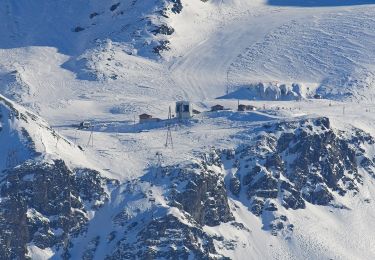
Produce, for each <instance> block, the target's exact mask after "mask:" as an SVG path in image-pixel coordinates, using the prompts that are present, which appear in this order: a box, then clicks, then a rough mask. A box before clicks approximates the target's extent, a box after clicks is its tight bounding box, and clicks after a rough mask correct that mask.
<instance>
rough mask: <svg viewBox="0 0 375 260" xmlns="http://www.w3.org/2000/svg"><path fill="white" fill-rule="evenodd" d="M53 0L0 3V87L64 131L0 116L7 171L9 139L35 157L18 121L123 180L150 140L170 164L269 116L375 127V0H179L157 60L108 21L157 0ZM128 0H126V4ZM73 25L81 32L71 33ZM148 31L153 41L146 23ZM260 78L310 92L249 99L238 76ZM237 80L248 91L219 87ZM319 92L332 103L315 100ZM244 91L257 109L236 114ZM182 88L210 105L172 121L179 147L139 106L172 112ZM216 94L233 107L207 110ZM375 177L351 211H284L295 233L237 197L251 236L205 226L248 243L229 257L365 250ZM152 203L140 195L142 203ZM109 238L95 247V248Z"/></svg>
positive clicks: (104, 217) (65, 152)
mask: <svg viewBox="0 0 375 260" xmlns="http://www.w3.org/2000/svg"><path fill="white" fill-rule="evenodd" d="M47 2H48V1H47ZM47 2H46V1H42V0H38V1H32V2H30V1H25V0H22V1H17V3H16V2H15V1H11V0H8V1H2V2H1V3H0V35H2V36H1V43H0V93H1V94H3V95H4V96H6V97H7V98H9V99H12V100H15V101H17V102H18V103H19V104H22V105H23V106H24V107H26V108H27V109H29V110H30V111H33V112H34V113H35V114H38V115H40V116H41V117H43V118H44V119H45V120H46V121H47V122H48V123H49V124H50V125H51V126H52V128H53V129H54V130H55V131H56V132H58V133H59V134H61V135H62V136H65V137H66V138H67V140H68V143H66V142H63V141H57V140H56V138H55V137H53V136H52V135H51V133H50V131H47V130H46V129H45V128H44V127H43V126H46V124H47V123H46V122H44V121H43V120H41V119H40V121H39V119H38V121H37V122H36V123H34V122H33V123H30V124H26V123H24V122H21V121H12V122H8V121H7V122H5V123H3V122H2V124H1V126H3V130H2V132H7V133H9V135H7V136H6V138H5V137H4V136H5V135H0V143H1V145H2V147H1V148H2V149H1V152H0V170H2V169H4V168H5V164H6V158H7V153H8V151H9V150H11V149H18V153H19V156H20V160H22V161H23V160H27V159H28V158H29V157H30V155H29V154H28V151H26V150H23V147H24V146H23V144H22V138H20V137H19V133H16V134H14V132H12V130H13V129H20V128H21V127H25V128H26V129H27V130H28V131H29V132H31V133H33V134H34V135H35V136H33V137H32V138H33V140H38V141H37V142H36V147H37V150H38V151H40V152H42V153H44V154H46V157H47V158H54V156H61V157H63V158H64V159H65V160H66V161H67V162H69V165H70V166H72V167H75V166H85V167H88V166H90V167H92V168H94V169H98V170H99V171H100V172H102V174H103V175H105V176H107V177H111V178H116V179H118V180H120V181H121V182H122V183H124V182H126V181H128V180H133V179H136V178H138V177H140V176H142V175H143V174H144V173H145V171H146V169H148V167H149V166H152V165H155V164H156V163H157V158H156V152H162V154H163V162H162V163H163V165H169V164H174V163H176V162H178V163H180V162H184V161H189V160H192V159H194V158H195V154H196V152H199V151H202V150H205V149H207V148H208V147H210V146H215V147H219V148H235V147H237V146H238V145H240V144H241V143H242V142H243V141H244V140H247V138H250V136H249V135H247V134H246V131H251V129H252V128H254V127H256V126H258V125H261V124H264V123H266V122H271V121H272V122H273V121H279V120H292V119H295V118H300V117H305V116H306V117H312V116H327V117H329V118H330V119H331V123H332V124H333V126H334V127H337V128H339V129H343V130H346V129H348V128H349V127H348V123H350V124H351V125H353V126H355V127H358V128H360V129H363V130H364V131H366V132H368V133H370V134H371V135H373V136H375V123H374V122H375V114H374V111H375V104H374V102H373V98H374V97H375V91H374V89H375V88H374V79H375V76H374V75H375V70H374V66H373V64H372V61H373V60H374V58H375V57H374V55H375V54H374V53H375V50H374V44H373V42H374V40H375V30H374V28H375V20H374V19H373V17H374V14H375V6H374V5H373V2H372V1H359V0H352V1H346V4H341V2H340V3H338V1H332V0H330V1H308V3H309V4H306V3H307V2H306V1H298V0H294V1H292V0H290V1H289V0H288V1H277V0H270V1H268V2H266V1H259V0H257V1H245V0H224V1H218V0H217V1H216V0H215V1H208V2H202V1H199V0H192V1H183V10H182V13H181V14H173V15H170V18H169V19H167V22H168V24H169V25H170V26H172V27H173V28H174V29H175V33H174V34H172V35H171V36H169V37H168V40H169V41H170V48H171V50H170V51H168V52H165V53H163V54H162V57H160V58H155V57H153V56H152V55H151V54H150V53H149V52H148V51H146V49H142V48H143V47H142V46H141V45H142V44H140V43H139V42H137V40H136V39H138V38H137V37H135V38H136V39H131V38H132V37H131V36H130V35H131V34H130V33H129V34H126V35H122V34H121V33H119V34H116V33H114V32H118V31H119V30H120V29H121V28H120V27H121V26H120V25H125V24H129V26H130V27H131V28H135V29H137V28H136V27H137V26H136V24H135V22H132V20H136V21H137V22H139V20H140V19H141V18H142V17H143V16H142V15H141V14H142V13H144V14H146V13H147V12H150V10H151V9H152V8H153V7H154V6H153V5H154V4H155V3H154V2H153V3H150V4H149V5H144V8H143V7H142V5H141V4H140V5H139V6H137V8H136V9H134V10H133V11H131V12H130V15H129V16H128V17H127V18H124V17H123V18H120V16H119V15H115V14H113V13H111V12H110V11H109V7H110V6H111V5H112V4H114V3H115V2H113V1H99V0H97V1H90V3H88V2H87V1H84V0H80V1H68V2H69V4H67V3H66V2H67V1H65V2H64V3H63V2H61V3H59V2H48V3H47ZM120 2H121V5H120V6H119V8H125V7H124V6H125V4H128V2H127V1H120ZM54 10H64V11H59V12H57V11H54ZM117 11H119V10H117ZM93 12H98V13H99V14H100V15H99V16H98V17H96V18H95V22H91V20H90V18H89V14H91V13H93ZM36 13H37V14H39V15H35V14H36ZM30 14H32V15H30ZM135 18H136V19H135ZM153 19H157V18H156V17H153ZM163 21H164V20H163ZM94 24H97V26H96V25H94ZM76 26H82V27H84V28H85V30H84V31H82V33H75V32H72V31H71V30H72V28H73V29H74V28H75V27H76ZM140 27H142V26H140ZM108 28H111V30H109V29H108ZM135 29H134V30H135ZM108 30H109V31H110V32H111V33H113V34H110V33H108ZM142 37H146V38H147V37H149V38H147V39H148V40H150V41H152V40H154V39H152V37H151V36H150V35H147V34H146V33H144V32H142V33H141V36H140V37H139V38H142ZM96 39H98V40H96ZM133 40H134V41H133ZM129 53H131V54H132V55H129ZM259 82H261V83H264V84H271V83H272V84H273V83H275V82H276V83H279V84H287V85H288V86H289V85H290V86H291V84H293V83H297V84H300V85H301V86H303V94H304V97H307V99H305V100H302V101H294V100H293V101H290V100H289V101H280V100H272V99H269V98H266V100H259V96H257V95H250V96H249V97H246V96H245V97H244V93H243V92H242V91H243V90H244V88H245V89H246V87H248V86H250V85H252V84H258V83H259ZM307 88H308V89H309V91H310V92H311V95H308V94H309V93H308V91H307ZM235 90H240V92H237V93H236V92H234V93H232V95H229V96H227V98H228V99H216V98H218V97H223V96H225V95H226V94H227V91H229V92H232V91H235ZM315 93H319V94H322V95H323V97H325V98H331V99H334V100H335V101H332V100H327V99H322V100H315V99H310V98H311V96H313V94H315ZM230 98H232V99H230ZM237 99H241V103H245V104H252V105H254V106H256V107H258V108H259V110H258V111H251V112H243V113H239V112H237V111H235V110H236V106H237ZM242 99H248V100H246V101H243V100H242ZM254 99H255V100H254ZM176 100H191V101H192V102H193V103H194V108H196V109H197V110H200V111H204V112H203V113H201V114H200V115H197V116H195V117H194V118H193V120H191V121H190V122H185V123H181V124H174V125H173V126H172V137H173V142H174V148H173V149H170V148H165V147H164V143H165V139H166V133H167V132H166V126H165V124H164V122H161V123H160V124H158V125H148V124H146V125H143V126H141V125H139V124H138V123H137V122H138V115H139V114H142V113H145V112H146V113H150V114H152V115H154V116H155V117H160V118H162V119H166V118H167V115H168V108H169V106H172V109H173V105H174V102H175V101H176ZM353 100H354V101H355V102H350V101H353ZM215 104H222V105H224V106H225V107H228V108H230V109H231V110H229V111H221V112H207V111H208V110H209V107H210V106H212V105H215ZM16 107H17V109H19V110H21V111H26V110H24V109H23V108H21V107H18V106H17V105H16ZM1 108H3V106H2V105H1ZM2 112H3V109H2ZM5 118H6V116H4V117H3V119H5ZM82 121H90V122H92V123H93V124H94V126H95V127H94V132H93V139H94V145H93V146H90V145H89V142H88V140H89V136H90V134H91V131H90V129H88V130H77V129H76V127H73V126H72V125H77V124H79V123H80V122H82ZM134 121H136V122H135V126H134ZM4 126H5V127H4ZM69 140H70V141H69ZM56 143H57V145H56ZM4 144H5V146H3V145H4ZM77 145H81V146H82V147H84V149H85V151H84V152H83V151H81V150H79V149H78V147H77ZM373 149H374V148H368V150H369V151H371V150H372V152H374V150H373ZM373 182H374V181H373V180H372V179H366V181H365V185H363V188H362V190H361V194H363V195H362V197H361V196H360V197H356V198H350V200H349V199H348V200H347V201H345V203H344V204H345V205H348V206H349V208H351V210H334V211H333V212H331V208H325V207H318V206H311V205H309V207H308V208H307V209H306V210H299V211H293V212H287V213H286V215H287V216H288V218H289V219H291V220H292V222H293V223H295V226H296V227H297V228H296V230H295V232H294V235H293V236H294V238H292V240H290V241H289V240H288V241H284V240H282V239H278V238H274V237H273V236H271V235H270V234H268V233H266V232H264V231H263V230H261V226H262V223H260V220H259V219H258V218H256V217H255V216H253V215H251V214H250V213H249V211H248V209H247V207H246V206H244V205H242V204H240V203H237V202H235V201H233V200H232V199H231V203H233V204H240V205H238V207H239V208H238V209H237V210H236V211H235V212H236V213H235V214H236V218H238V219H239V220H241V221H242V222H243V223H244V224H245V226H246V227H248V228H249V229H250V230H251V233H250V234H247V235H244V233H243V232H237V231H235V230H234V228H233V227H227V226H226V225H224V224H223V226H220V227H219V228H215V229H212V230H211V229H209V228H207V232H212V233H220V234H227V235H228V236H230V237H233V238H235V239H237V240H239V241H246V242H244V243H247V244H246V246H244V247H238V248H237V249H236V250H235V251H231V250H225V249H223V252H224V253H226V254H228V256H230V257H232V258H234V259H236V258H237V259H243V258H247V257H248V256H249V255H251V256H252V258H253V259H260V258H263V259H265V258H279V259H286V258H291V257H293V258H342V259H371V258H373V256H374V255H375V252H374V248H375V245H374V243H375V241H374V240H373V239H372V237H373V234H372V230H371V228H369V227H371V226H372V223H371V219H373V218H374V216H375V215H374V214H375V213H374V211H373V210H372V209H371V204H367V203H364V202H363V199H364V198H371V199H372V200H373V199H374V198H375V191H374V189H373V188H371V187H374V183H373ZM154 192H155V194H158V193H157V191H154ZM113 196H114V197H112V198H111V199H112V200H113V201H111V205H110V206H108V208H105V209H103V210H102V211H101V212H99V213H98V214H99V215H95V216H91V217H92V219H93V222H92V224H91V225H94V226H95V227H100V228H99V230H98V231H93V230H92V229H89V233H88V237H87V238H86V239H85V240H82V241H81V244H78V245H77V247H76V248H74V250H75V251H74V252H75V253H77V254H79V253H80V252H82V248H83V247H84V245H85V243H86V242H87V243H88V241H90V239H92V238H93V237H95V236H96V235H98V234H99V235H100V234H101V235H103V234H106V228H107V227H108V226H106V225H103V223H104V224H107V223H108V225H109V223H110V222H111V220H110V219H109V217H110V214H109V213H108V212H105V211H106V210H108V211H109V212H115V211H116V210H118V208H120V207H125V206H124V205H125V204H126V203H128V202H126V203H125V202H123V201H122V200H121V199H119V198H118V197H121V196H120V195H119V194H117V195H113ZM161 197H162V196H161V195H160V192H159V197H158V199H157V200H158V201H160V202H161V203H163V202H162V198H161ZM129 200H130V199H129ZM134 200H135V201H136V199H134ZM129 203H130V202H129ZM130 204H131V203H130ZM148 204H149V203H148V202H147V201H142V202H140V201H136V202H134V208H136V207H142V208H147V207H149V205H148ZM106 207H107V206H106ZM111 207H113V208H111ZM116 207H118V208H116ZM127 207H129V208H132V207H133V206H127ZM114 208H115V209H114ZM173 214H178V212H175V211H174V213H173ZM306 223H308V224H306ZM205 228H206V227H205ZM29 250H30V252H31V255H32V256H33V258H34V257H35V259H38V257H39V259H45V258H47V257H50V256H51V252H50V251H49V250H40V249H38V248H37V247H36V246H34V245H30V246H29ZM100 250H102V251H100ZM106 250H107V249H106V248H103V246H102V245H101V248H100V249H99V251H98V252H99V253H98V255H97V257H98V259H99V258H100V256H104V255H105V253H106V252H107V251H106ZM108 250H109V249H108Z"/></svg>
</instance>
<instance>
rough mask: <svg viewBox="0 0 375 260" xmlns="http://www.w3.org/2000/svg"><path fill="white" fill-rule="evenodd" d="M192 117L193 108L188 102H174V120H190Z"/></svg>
mask: <svg viewBox="0 0 375 260" xmlns="http://www.w3.org/2000/svg"><path fill="white" fill-rule="evenodd" d="M192 115H193V107H192V105H191V103H190V102H189V101H177V102H176V118H178V119H190V118H191V117H192Z"/></svg>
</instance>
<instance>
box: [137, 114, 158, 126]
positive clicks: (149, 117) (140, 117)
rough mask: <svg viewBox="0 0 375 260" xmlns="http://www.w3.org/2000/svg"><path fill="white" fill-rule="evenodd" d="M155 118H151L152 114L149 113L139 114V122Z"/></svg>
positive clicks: (150, 120)
mask: <svg viewBox="0 0 375 260" xmlns="http://www.w3.org/2000/svg"><path fill="white" fill-rule="evenodd" d="M155 119H157V118H153V117H152V115H149V114H146V113H144V114H142V115H139V123H141V124H142V123H147V122H152V121H155Z"/></svg>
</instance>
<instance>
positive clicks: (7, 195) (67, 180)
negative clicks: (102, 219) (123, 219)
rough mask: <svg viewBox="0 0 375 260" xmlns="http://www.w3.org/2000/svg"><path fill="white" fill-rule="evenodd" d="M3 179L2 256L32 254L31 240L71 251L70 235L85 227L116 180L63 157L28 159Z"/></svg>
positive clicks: (0, 191) (0, 200) (0, 193)
mask: <svg viewBox="0 0 375 260" xmlns="http://www.w3.org/2000/svg"><path fill="white" fill-rule="evenodd" d="M4 175H5V177H4V178H3V179H2V180H1V182H0V212H1V214H0V215H1V216H2V219H1V220H0V227H1V228H0V230H1V231H0V232H1V243H0V258H1V259H15V258H24V257H26V256H27V245H28V244H33V245H35V246H37V247H39V248H41V249H45V248H55V250H57V251H61V252H62V257H64V258H67V257H68V256H69V253H68V249H69V246H70V245H69V243H70V238H72V237H76V236H77V235H79V234H82V233H84V231H85V226H86V224H87V223H88V221H89V219H88V211H95V210H97V209H98V208H99V207H100V206H101V205H103V204H104V203H105V202H106V201H107V200H108V194H107V192H106V190H105V187H106V185H109V184H111V183H110V181H109V180H106V179H104V178H102V177H101V176H100V174H99V173H98V172H96V171H93V170H90V169H76V170H74V171H71V170H70V169H68V167H67V166H66V165H65V163H64V161H62V160H56V161H54V162H53V163H37V162H25V163H24V164H22V165H20V166H18V167H16V168H14V169H9V170H6V171H5V172H4Z"/></svg>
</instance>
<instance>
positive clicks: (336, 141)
mask: <svg viewBox="0 0 375 260" xmlns="http://www.w3.org/2000/svg"><path fill="white" fill-rule="evenodd" d="M374 143H375V142H374V139H373V138H372V137H371V136H369V135H368V134H367V133H365V132H363V131H361V130H359V129H350V130H348V131H347V132H343V131H338V130H335V129H334V128H332V126H331V124H330V121H329V119H328V118H316V119H303V120H300V121H295V122H282V123H277V124H274V125H265V126H263V127H261V128H259V129H257V131H256V134H255V137H254V141H253V143H252V144H251V145H242V146H241V147H239V148H237V149H236V150H234V151H225V154H226V157H227V159H228V160H229V161H231V162H233V167H234V169H235V173H234V174H233V176H232V177H231V179H230V183H229V187H230V190H231V192H232V194H234V195H235V196H236V197H240V196H241V195H243V196H245V197H246V199H247V200H248V201H249V202H250V210H251V212H253V213H254V214H255V215H257V216H265V215H269V213H270V212H271V213H272V212H277V210H278V207H284V208H285V209H293V210H296V209H303V208H305V207H306V203H312V204H316V205H325V206H327V205H331V206H334V207H345V206H344V205H340V204H338V203H336V202H335V197H336V196H345V194H347V193H351V194H353V195H355V194H356V193H358V192H359V188H360V185H361V184H362V178H363V177H362V176H361V174H360V173H359V170H360V169H365V171H366V172H367V173H369V174H372V172H373V168H374V158H368V157H367V156H366V153H365V149H364V147H365V146H366V145H370V146H371V145H374ZM274 215H275V216H276V217H275V219H284V221H283V222H286V221H287V218H286V216H277V214H276V213H275V214H274ZM267 225H270V226H265V227H264V228H265V229H269V228H271V229H272V230H273V232H274V234H276V233H277V232H276V230H275V229H283V228H285V225H283V224H278V225H279V226H278V227H275V226H274V223H268V224H267ZM287 228H290V229H292V228H293V226H292V225H289V226H288V227H287Z"/></svg>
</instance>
